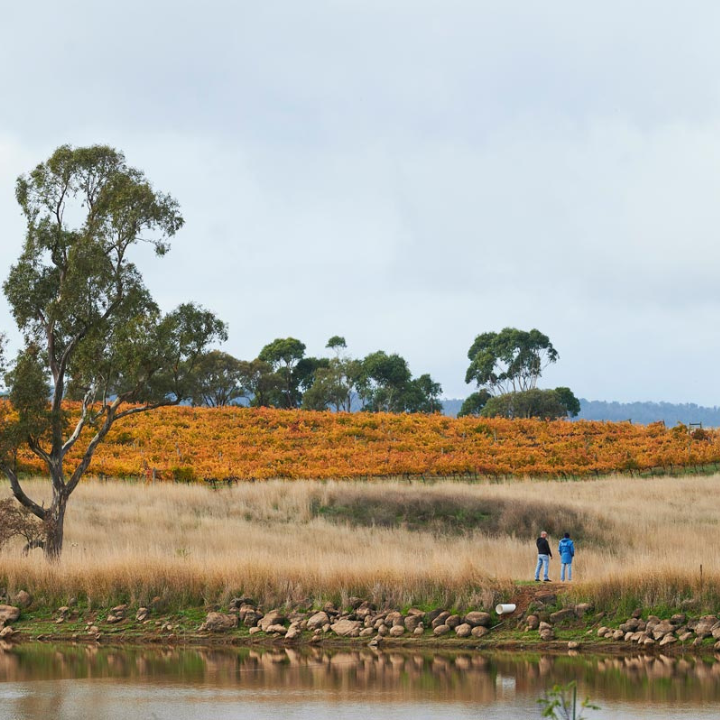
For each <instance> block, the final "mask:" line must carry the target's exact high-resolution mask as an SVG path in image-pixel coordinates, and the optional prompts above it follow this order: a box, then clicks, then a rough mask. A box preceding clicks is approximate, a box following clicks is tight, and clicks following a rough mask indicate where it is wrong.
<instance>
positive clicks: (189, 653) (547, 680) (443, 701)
mask: <svg viewBox="0 0 720 720" xmlns="http://www.w3.org/2000/svg"><path fill="white" fill-rule="evenodd" d="M571 680H575V681H576V682H577V684H578V688H579V691H578V697H579V698H583V697H586V696H589V697H590V698H591V700H592V701H593V702H594V703H595V704H596V705H600V706H601V709H600V710H598V711H586V717H587V718H589V719H593V718H597V719H598V720H600V719H605V718H619V719H624V718H650V719H652V720H661V719H665V718H667V719H669V718H711V717H713V718H715V717H719V716H720V662H717V661H716V660H715V659H714V658H710V659H708V658H704V659H699V658H694V657H684V658H669V657H664V656H655V657H643V656H637V657H631V658H617V657H611V658H608V657H605V658H603V657H592V656H585V655H574V656H570V655H559V656H543V655H539V654H517V653H492V654H482V653H478V652H473V653H469V652H468V653H453V654H442V653H417V652H377V651H371V650H369V649H367V650H362V651H357V652H348V651H339V652H323V651H321V650H314V651H313V650H306V651H298V650H292V649H272V650H261V649H257V650H256V649H247V648H228V649H225V648H222V649H214V648H213V649H208V648H155V647H153V648H138V647H122V648H112V647H103V646H86V645H77V646H69V645H65V646H53V645H45V644H34V645H23V646H19V647H16V648H7V649H5V650H4V651H0V720H40V719H41V718H42V720H46V718H57V719H58V720H70V719H72V720H91V719H92V720H96V719H98V718H103V719H108V720H125V719H127V720H131V719H132V720H139V719H140V720H142V719H145V718H147V719H148V720H153V719H155V720H165V719H167V720H171V719H172V720H191V719H192V720H205V719H206V718H207V719H212V720H226V719H227V720H229V719H231V718H232V719H234V718H258V719H259V720H266V719H268V718H282V719H283V720H310V719H311V718H312V720H344V719H347V720H355V719H358V720H359V719H360V718H362V719H363V720H367V719H368V718H373V719H375V718H377V719H378V720H390V719H392V720H441V719H442V720H448V719H452V718H458V720H464V719H465V718H473V719H476V720H477V719H480V718H482V719H488V720H509V719H510V718H539V717H540V716H541V708H540V706H539V705H538V704H537V698H538V697H540V696H541V695H542V694H543V693H544V692H545V691H546V690H547V689H550V688H552V686H553V685H555V684H565V683H568V682H569V681H571Z"/></svg>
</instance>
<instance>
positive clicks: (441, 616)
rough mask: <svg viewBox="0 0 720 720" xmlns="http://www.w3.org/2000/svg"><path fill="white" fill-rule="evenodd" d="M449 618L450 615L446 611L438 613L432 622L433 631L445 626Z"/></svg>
mask: <svg viewBox="0 0 720 720" xmlns="http://www.w3.org/2000/svg"><path fill="white" fill-rule="evenodd" d="M449 617H450V613H449V612H447V610H443V611H442V612H440V613H438V614H437V616H436V617H435V618H434V619H433V620H432V623H431V624H432V627H433V629H435V628H436V627H438V626H440V625H445V621H446V620H447V619H448V618H449Z"/></svg>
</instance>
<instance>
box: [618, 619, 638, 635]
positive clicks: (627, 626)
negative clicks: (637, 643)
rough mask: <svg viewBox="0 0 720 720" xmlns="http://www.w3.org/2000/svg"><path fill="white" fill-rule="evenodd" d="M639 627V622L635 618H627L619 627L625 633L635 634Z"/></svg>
mask: <svg viewBox="0 0 720 720" xmlns="http://www.w3.org/2000/svg"><path fill="white" fill-rule="evenodd" d="M639 626H640V621H639V620H638V619H637V618H628V619H627V620H626V621H625V622H624V623H623V624H622V625H620V630H624V631H625V632H635V631H636V630H637V629H638V627H639Z"/></svg>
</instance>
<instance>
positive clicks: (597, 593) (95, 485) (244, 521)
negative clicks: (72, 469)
mask: <svg viewBox="0 0 720 720" xmlns="http://www.w3.org/2000/svg"><path fill="white" fill-rule="evenodd" d="M718 482H720V476H717V475H716V476H710V477H704V476H687V477H683V478H650V479H642V480H641V479H637V478H636V479H633V480H629V479H628V478H626V477H621V476H613V477H608V478H605V479H600V480H591V481H576V482H562V481H522V480H518V481H507V482H503V483H469V482H461V481H439V482H434V483H423V482H417V481H413V482H408V481H403V480H397V481H382V482H378V481H376V482H367V481H356V482H310V481H293V482H288V481H268V482H258V483H240V484H239V485H235V486H232V487H229V488H226V487H223V488H221V489H218V490H212V489H210V488H208V487H205V486H200V485H184V484H173V483H155V484H149V485H147V484H142V483H129V482H127V481H102V482H101V481H97V480H87V481H85V482H84V483H83V484H81V486H80V487H79V488H78V490H77V491H76V493H75V494H74V495H73V497H72V498H71V501H70V505H69V510H68V514H67V519H66V534H65V550H64V554H63V557H62V560H61V561H60V563H58V564H48V563H47V562H46V561H45V559H44V557H43V556H42V553H41V551H40V550H34V551H31V553H30V554H29V556H27V557H24V556H23V555H22V553H21V544H20V543H16V544H11V545H8V546H6V547H5V548H4V549H3V551H2V552H1V553H0V587H3V586H4V587H6V588H7V589H8V590H9V591H10V592H13V591H15V590H19V589H29V590H30V591H31V592H33V593H34V594H35V595H36V596H42V597H45V598H47V599H48V600H49V601H57V602H59V603H61V604H62V603H63V602H65V601H67V599H69V598H70V597H73V596H74V597H79V598H83V599H85V598H87V599H88V600H89V602H90V603H91V604H106V603H108V602H119V601H121V600H124V601H132V602H147V601H148V600H150V599H151V598H152V597H154V596H160V597H164V598H166V599H168V600H170V601H171V602H174V603H177V604H183V603H185V604H203V603H205V604H214V603H223V602H225V601H227V600H228V599H229V598H231V597H233V596H237V595H241V594H242V595H247V596H251V597H253V598H255V599H256V600H258V601H260V602H261V603H263V604H264V605H265V606H270V605H280V604H283V603H289V604H308V605H309V604H320V603H322V602H325V601H326V600H333V601H335V602H343V601H346V600H347V598H348V597H350V596H360V597H363V598H367V599H371V600H373V601H374V602H377V603H379V604H390V605H394V606H399V607H402V606H408V605H420V606H431V605H444V606H447V607H450V606H455V607H470V606H478V605H480V604H482V602H483V599H484V600H485V602H486V604H487V602H488V598H493V597H494V598H495V599H498V598H499V597H507V598H511V597H512V594H513V588H514V587H515V586H516V584H517V583H519V582H526V581H531V580H532V577H533V571H534V565H535V559H536V549H535V538H536V536H537V533H538V532H539V531H540V530H542V529H545V530H547V531H548V532H549V533H550V535H551V545H552V547H553V548H556V547H557V542H558V540H559V538H560V537H561V536H562V533H563V532H564V531H568V532H570V533H571V535H572V536H573V538H574V539H575V542H576V547H577V555H576V560H575V563H574V566H573V569H574V575H575V581H574V582H573V583H572V585H568V586H567V587H568V590H569V591H572V593H573V594H574V595H575V597H576V598H577V599H578V600H588V599H589V600H592V601H594V602H595V603H596V605H597V606H598V607H600V608H614V607H617V606H618V604H619V603H622V604H625V605H627V607H628V608H629V609H632V607H634V606H635V605H636V604H643V605H645V606H646V607H650V606H652V607H663V606H665V607H676V606H677V605H678V604H679V603H680V602H681V601H682V600H683V599H686V598H690V597H694V598H696V599H698V600H701V605H702V607H703V608H707V609H710V610H712V609H720V527H719V525H718V518H720V494H718V493H717V492H716V489H717V485H718ZM26 486H27V488H28V493H29V494H30V495H31V496H33V497H37V496H43V495H44V496H45V497H47V498H49V487H48V484H47V482H46V481H43V480H31V481H27V482H26ZM9 495H10V491H9V487H8V486H7V484H3V485H0V498H3V497H6V496H9ZM556 554H557V553H556ZM701 565H702V567H703V574H702V580H701V576H700V566H701ZM551 577H552V578H553V579H555V580H558V579H559V561H558V560H557V559H554V560H552V561H551ZM491 591H492V592H494V593H495V594H494V596H493V595H488V593H489V592H491Z"/></svg>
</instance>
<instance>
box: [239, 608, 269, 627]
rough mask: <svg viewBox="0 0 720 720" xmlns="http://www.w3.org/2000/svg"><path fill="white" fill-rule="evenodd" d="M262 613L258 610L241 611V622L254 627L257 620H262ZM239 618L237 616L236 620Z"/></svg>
mask: <svg viewBox="0 0 720 720" xmlns="http://www.w3.org/2000/svg"><path fill="white" fill-rule="evenodd" d="M262 616H263V615H262V613H261V612H259V611H258V610H246V611H245V612H244V613H243V618H242V624H243V625H244V626H245V627H248V628H254V627H255V626H256V625H257V624H258V621H259V620H262ZM239 619H240V618H239V617H238V620H239Z"/></svg>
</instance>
